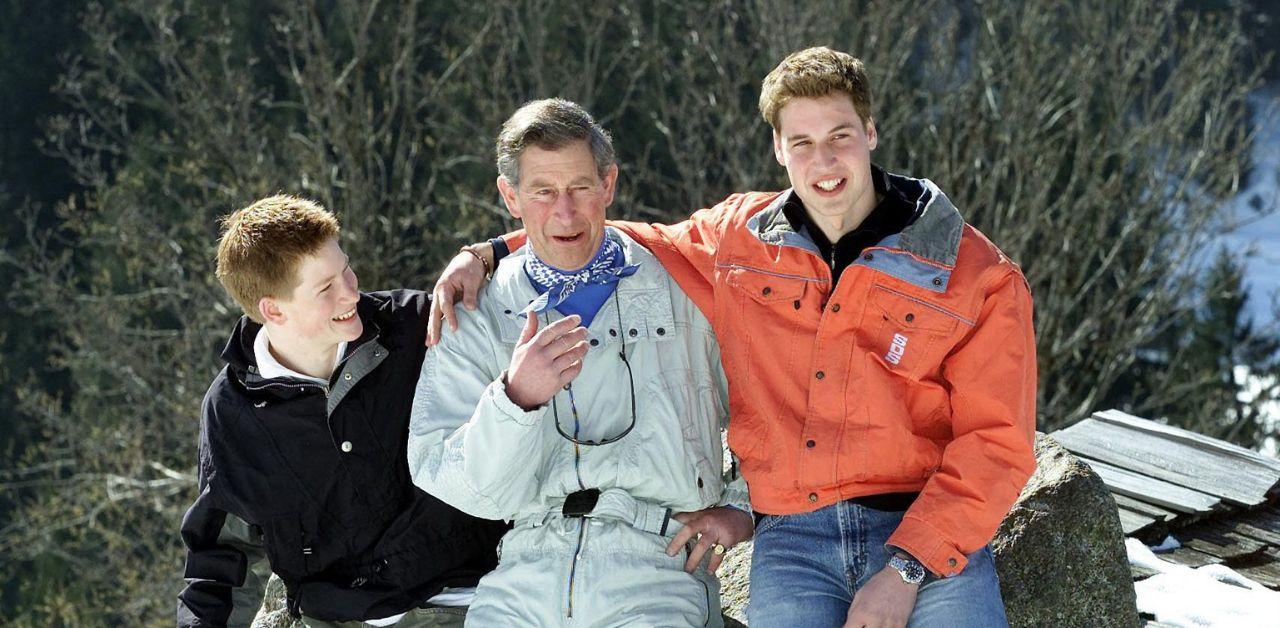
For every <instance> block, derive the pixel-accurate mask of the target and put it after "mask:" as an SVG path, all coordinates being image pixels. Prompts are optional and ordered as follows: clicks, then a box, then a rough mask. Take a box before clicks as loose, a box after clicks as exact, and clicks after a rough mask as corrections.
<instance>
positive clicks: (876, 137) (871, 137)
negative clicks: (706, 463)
mask: <svg viewBox="0 0 1280 628" xmlns="http://www.w3.org/2000/svg"><path fill="white" fill-rule="evenodd" d="M863 126H864V127H866V130H867V150H875V149H876V144H879V143H880V134H879V133H877V132H876V119H875V118H872V117H870V116H867V121H866V122H865V123H864V124H863Z"/></svg>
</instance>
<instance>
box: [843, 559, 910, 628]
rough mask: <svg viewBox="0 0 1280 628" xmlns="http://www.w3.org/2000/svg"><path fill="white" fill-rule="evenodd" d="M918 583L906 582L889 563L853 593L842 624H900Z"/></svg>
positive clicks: (853, 627) (883, 627)
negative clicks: (851, 603) (847, 612)
mask: <svg viewBox="0 0 1280 628" xmlns="http://www.w3.org/2000/svg"><path fill="white" fill-rule="evenodd" d="M919 589H920V585H918V584H907V583H906V582H903V581H902V575H901V574H899V573H898V570H896V569H894V568H893V567H889V566H885V568H884V569H881V570H880V573H877V574H876V575H874V576H871V579H870V580H868V581H867V583H866V584H865V585H863V586H862V588H861V589H858V592H857V593H856V594H855V595H854V596H853V606H851V607H849V616H848V618H846V619H845V622H844V628H863V627H864V626H866V627H867V628H901V627H902V626H906V625H907V620H908V619H911V611H912V610H914V609H915V607H916V592H917V591H919Z"/></svg>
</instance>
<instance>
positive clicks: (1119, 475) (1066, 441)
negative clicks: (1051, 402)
mask: <svg viewBox="0 0 1280 628" xmlns="http://www.w3.org/2000/svg"><path fill="white" fill-rule="evenodd" d="M1050 436H1052V437H1053V438H1054V439H1055V440H1057V441H1058V442H1059V443H1061V444H1062V446H1063V447H1065V448H1066V449H1067V450H1069V451H1071V452H1072V453H1073V454H1075V455H1076V456H1079V457H1080V458H1081V459H1083V460H1084V462H1086V463H1088V464H1089V465H1090V466H1091V467H1093V469H1094V471H1096V472H1097V473H1098V475H1099V476H1100V477H1101V478H1102V480H1103V482H1105V483H1106V485H1107V487H1108V488H1110V489H1111V493H1112V496H1113V497H1114V498H1115V501H1116V508H1117V509H1118V511H1119V513H1120V523H1121V525H1122V526H1123V528H1124V533H1125V534H1126V535H1128V536H1134V537H1137V538H1139V539H1141V540H1142V541H1144V542H1146V543H1148V544H1152V545H1154V544H1157V543H1159V542H1160V541H1161V540H1163V539H1164V538H1165V537H1166V536H1173V537H1174V538H1175V539H1177V540H1178V542H1179V543H1180V544H1181V547H1179V548H1178V549H1176V550H1174V551H1172V552H1169V553H1163V554H1161V558H1164V559H1166V560H1169V561H1172V562H1176V563H1181V564H1184V565H1189V566H1192V567H1198V566H1201V565H1207V564H1216V563H1222V564H1225V565H1226V566H1227V567H1230V568H1232V569H1235V570H1236V571H1238V572H1240V573H1241V574H1243V575H1244V576H1246V577H1248V578H1251V579H1253V580H1256V581H1257V582H1259V583H1261V584H1263V585H1265V586H1267V587H1269V588H1271V589H1277V590H1280V460H1276V459H1274V458H1269V457H1266V456H1263V455H1262V454H1259V453H1257V452H1255V451H1250V450H1248V449H1245V448H1243V447H1240V446H1237V445H1233V444H1231V443H1228V442H1225V441H1220V440H1217V439H1213V438H1209V437H1207V436H1204V435H1202V434H1197V433H1195V432H1191V431H1187V430H1184V429H1179V428H1176V427H1170V426H1168V425H1164V424H1161V423H1156V422H1154V421H1149V420H1147V419H1143V418H1139V417H1135V416H1133V415H1129V414H1125V413H1123V412H1120V411H1118V410H1108V411H1106V412H1099V413H1097V414H1094V415H1093V416H1092V417H1091V418H1088V419H1085V420H1083V421H1081V422H1079V423H1076V424H1075V425H1072V426H1071V427H1068V428H1066V429H1063V430H1059V431H1057V432H1054V433H1053V434H1051V435H1050Z"/></svg>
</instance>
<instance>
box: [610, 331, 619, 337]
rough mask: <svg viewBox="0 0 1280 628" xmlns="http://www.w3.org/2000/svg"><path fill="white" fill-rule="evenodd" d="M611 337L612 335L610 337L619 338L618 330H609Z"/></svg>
mask: <svg viewBox="0 0 1280 628" xmlns="http://www.w3.org/2000/svg"><path fill="white" fill-rule="evenodd" d="M609 335H610V336H617V335H618V330H616V329H610V330H609Z"/></svg>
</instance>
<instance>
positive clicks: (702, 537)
mask: <svg viewBox="0 0 1280 628" xmlns="http://www.w3.org/2000/svg"><path fill="white" fill-rule="evenodd" d="M671 518H672V519H675V520H676V521H679V522H680V523H683V524H684V527H683V528H680V531H679V532H677V533H676V536H675V538H673V539H671V543H670V544H668V545H667V556H675V555H676V554H678V553H680V548H682V547H684V545H685V543H688V542H689V541H690V540H692V539H693V538H694V537H697V539H698V542H697V544H696V545H694V546H693V551H691V552H689V559H688V560H686V561H684V570H685V571H687V572H689V573H693V570H694V569H697V568H698V563H700V562H702V557H703V556H705V555H706V553H707V551H708V550H710V549H711V548H712V547H714V546H715V545H716V544H717V543H718V544H720V545H723V546H724V549H725V551H728V550H729V549H730V548H732V547H733V546H734V545H737V544H739V543H741V542H743V541H745V540H747V539H749V538H751V535H752V534H755V530H756V524H755V520H753V519H752V518H751V513H747V512H743V511H741V510H738V509H737V508H729V507H727V506H716V507H714V508H707V509H704V510H699V511H697V512H678V513H676V514H674V515H672V516H671ZM722 560H724V554H715V553H713V554H712V555H711V561H710V562H709V563H707V571H709V572H711V573H715V572H716V569H717V568H718V567H720V561H722Z"/></svg>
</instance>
